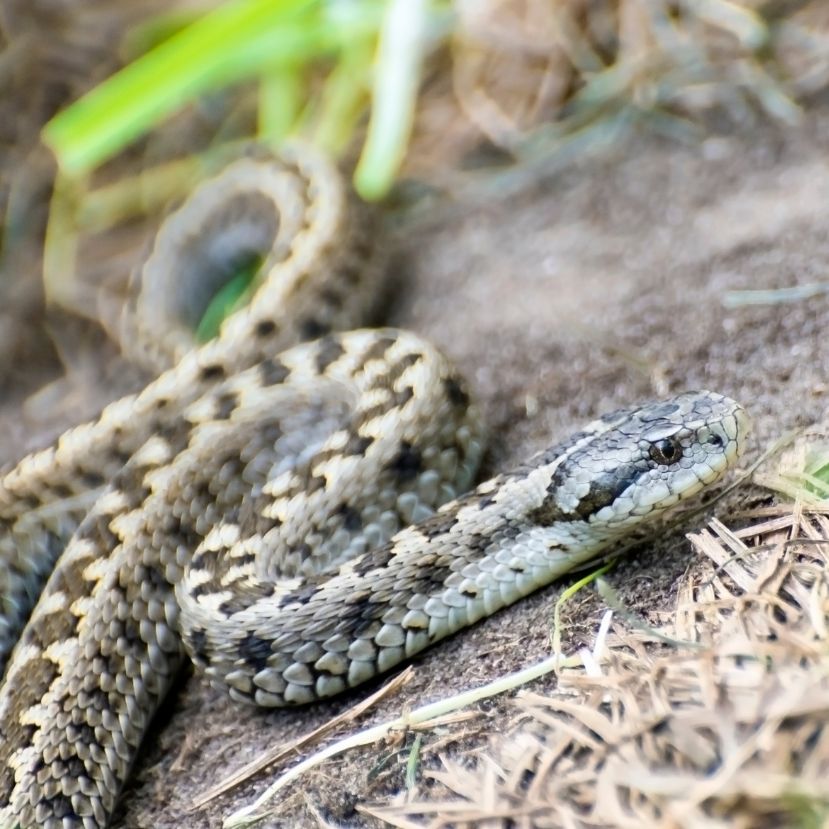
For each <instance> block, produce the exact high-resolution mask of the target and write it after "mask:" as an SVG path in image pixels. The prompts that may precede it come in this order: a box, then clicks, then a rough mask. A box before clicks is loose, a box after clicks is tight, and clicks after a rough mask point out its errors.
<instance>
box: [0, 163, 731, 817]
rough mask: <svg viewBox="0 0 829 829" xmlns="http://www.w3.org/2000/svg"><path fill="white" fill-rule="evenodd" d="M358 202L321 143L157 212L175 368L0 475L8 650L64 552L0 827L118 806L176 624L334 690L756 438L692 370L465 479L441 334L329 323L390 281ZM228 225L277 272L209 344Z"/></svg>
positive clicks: (260, 664)
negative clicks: (203, 285)
mask: <svg viewBox="0 0 829 829" xmlns="http://www.w3.org/2000/svg"><path fill="white" fill-rule="evenodd" d="M359 212H360V209H359V208H358V207H356V206H353V205H350V203H349V200H348V197H347V194H346V192H345V190H344V188H343V186H342V183H341V182H340V179H339V178H338V177H337V175H336V173H335V171H333V170H332V169H330V168H329V167H328V166H327V165H326V164H325V163H324V162H322V161H320V160H319V159H315V158H313V157H310V156H308V157H306V156H305V155H304V154H303V155H301V156H295V157H293V158H288V159H287V160H282V161H277V160H275V159H272V158H269V157H263V156H260V155H256V154H253V155H252V156H250V157H248V158H244V159H241V160H239V161H237V162H235V163H234V164H232V165H230V167H229V168H228V169H227V171H226V172H225V173H223V174H222V175H221V176H219V177H218V178H217V179H215V180H213V181H211V182H207V183H206V184H205V185H203V186H202V187H201V188H199V189H198V190H197V191H196V193H195V194H194V196H193V197H192V199H191V200H190V201H189V202H188V203H187V204H186V205H185V206H184V207H183V208H182V209H181V210H180V211H179V212H178V213H176V214H174V215H173V216H172V217H170V219H168V220H167V222H166V223H165V225H164V226H163V228H162V230H161V231H160V233H159V237H158V239H157V242H156V247H155V250H154V252H153V254H152V256H151V257H150V259H149V260H148V263H147V265H146V266H145V268H144V271H143V275H142V284H141V287H140V292H139V294H138V300H137V301H136V303H135V308H134V311H135V313H134V315H133V316H132V318H131V319H130V320H129V321H128V322H127V323H125V331H127V332H128V333H127V334H126V339H127V340H128V341H129V342H130V343H131V344H132V343H135V342H136V341H137V342H145V341H147V338H148V342H149V345H147V346H141V347H139V348H138V351H139V353H138V355H137V356H138V358H139V359H140V360H141V361H142V362H144V363H145V364H148V365H151V366H153V367H154V368H156V369H159V370H162V372H163V373H162V374H161V375H160V376H159V377H158V379H156V380H155V381H153V382H152V383H150V384H149V385H148V386H147V388H146V389H145V390H144V391H143V392H142V393H141V394H139V395H137V396H134V397H129V398H125V399H123V400H121V401H118V402H117V403H115V404H112V405H111V406H110V407H108V408H107V409H105V410H104V412H103V413H102V415H101V417H100V418H99V419H98V420H97V421H95V422H94V423H91V424H87V425H85V426H81V427H78V428H76V429H74V430H71V431H70V432H67V433H66V434H65V435H64V436H63V437H62V438H61V439H60V441H59V442H58V443H57V444H56V445H55V446H54V447H52V448H51V449H48V450H45V451H44V452H40V453H37V454H35V455H33V456H30V457H28V458H27V459H25V460H24V461H22V462H21V463H20V464H18V465H17V466H16V467H15V468H14V469H13V470H11V471H9V472H8V473H6V475H5V476H4V477H3V478H2V479H0V522H2V523H0V587H2V597H3V599H2V600H3V603H2V606H0V611H1V612H0V624H4V625H5V633H3V629H1V628H0V646H5V650H0V655H2V654H3V653H7V652H8V648H9V647H10V644H11V642H12V640H13V639H17V638H18V630H19V627H20V624H21V622H22V620H23V619H24V618H25V616H26V615H27V614H28V613H29V607H30V604H31V601H30V599H29V597H30V596H32V595H34V594H36V592H37V589H38V587H37V583H38V581H39V579H40V577H41V575H42V574H43V573H44V572H45V571H47V570H52V573H51V575H50V576H49V579H48V581H47V583H46V586H45V588H43V592H42V595H41V598H40V600H39V602H38V603H37V605H36V606H35V608H34V610H33V611H31V616H30V617H29V619H28V622H27V624H26V627H25V629H24V630H23V632H22V634H20V636H19V641H18V642H17V645H16V647H15V649H14V651H13V653H12V655H11V659H10V661H9V664H8V666H7V668H6V673H5V677H4V681H3V685H2V687H0V826H3V827H5V826H7V825H9V826H13V825H18V826H21V827H30V826H41V827H47V829H55V828H56V827H62V828H63V829H68V827H73V826H79V827H81V826H82V827H102V826H105V825H107V822H108V820H109V816H110V815H111V812H112V810H113V808H114V804H115V800H116V798H117V796H118V793H119V791H120V788H121V786H122V785H123V782H124V780H125V779H126V777H127V774H128V771H129V768H130V766H131V764H132V761H133V759H134V757H135V753H136V751H137V749H138V746H139V744H140V742H141V739H142V737H143V735H144V734H145V732H146V730H147V728H148V726H149V722H150V719H151V717H152V715H153V713H154V711H155V710H156V708H157V706H158V704H159V702H160V700H161V699H162V698H163V697H164V695H165V694H166V693H167V691H168V689H169V687H170V685H171V683H172V681H173V678H174V676H175V674H176V671H177V670H178V668H179V666H180V665H181V662H182V659H183V658H184V656H185V651H186V653H187V654H188V655H189V656H190V658H191V659H192V660H193V661H194V662H195V663H196V664H197V665H198V666H199V667H201V668H202V669H203V671H204V672H205V673H206V674H207V676H208V677H209V678H210V680H211V681H212V682H214V683H215V684H220V685H222V686H225V687H226V688H227V689H228V690H229V692H230V694H231V696H233V697H234V698H238V699H242V700H245V701H250V702H255V703H257V704H260V705H265V706H286V705H294V704H300V703H306V702H310V701H313V700H316V699H319V698H322V697H328V696H331V695H333V694H336V693H339V692H340V691H342V690H344V689H346V688H350V687H353V686H355V685H357V684H359V683H361V682H364V681H365V680H367V679H369V678H371V677H373V676H375V675H377V674H378V673H380V672H382V671H385V670H387V669H389V668H391V667H392V666H394V665H396V664H398V663H399V662H400V661H401V660H404V659H406V658H408V657H410V656H412V655H413V654H415V653H417V652H418V651H421V650H422V649H424V648H426V647H428V646H429V645H431V644H432V643H434V642H436V641H437V640H439V639H441V638H443V637H445V636H447V635H449V634H451V633H453V632H455V631H457V630H459V629H460V628H462V627H464V626H466V625H470V624H472V623H474V622H475V621H477V620H479V619H481V618H482V617H484V616H486V615H488V614H491V613H494V612H495V611H496V610H498V609H499V608H502V607H504V606H505V605H508V604H510V603H512V602H514V601H516V600H517V599H519V598H520V597H522V596H525V595H527V594H528V593H530V592H532V591H533V590H536V589H537V588H539V587H541V586H543V585H545V584H548V583H549V582H550V581H552V580H553V579H555V578H557V577H558V576H560V575H562V574H563V573H566V572H568V571H570V570H572V569H573V568H574V567H577V566H578V565H580V564H583V563H585V562H587V561H589V560H590V559H591V558H593V557H595V556H596V554H597V553H598V552H599V551H601V550H602V549H603V548H605V547H606V546H607V545H608V544H610V543H612V542H613V541H614V540H616V539H618V538H620V537H622V536H623V535H624V534H625V533H627V532H629V531H630V529H631V528H632V527H634V526H637V525H639V524H640V522H641V521H642V520H644V519H647V518H649V517H651V516H653V515H656V514H658V513H660V512H661V511H663V510H664V509H666V508H668V507H669V506H672V505H673V504H675V503H677V502H678V501H680V500H681V499H683V498H685V497H687V496H689V495H691V494H693V493H694V492H697V491H698V490H699V489H701V488H702V487H703V486H705V485H706V484H708V483H711V482H712V481H714V480H715V479H717V478H718V477H719V476H720V475H722V474H723V472H724V471H725V470H726V469H727V468H728V466H729V465H730V464H731V463H732V462H733V460H734V459H735V458H736V457H737V455H738V454H739V451H740V449H741V447H742V444H743V441H744V437H745V434H746V431H747V420H746V417H745V414H744V412H743V410H742V409H741V407H740V406H739V405H737V404H736V403H735V402H734V401H732V400H729V399H728V398H725V397H723V396H721V395H718V394H714V393H711V392H694V393H686V394H682V395H679V396H677V397H674V398H671V399H670V400H666V401H662V402H658V403H652V404H648V405H645V406H643V407H640V408H637V409H631V410H626V411H620V412H615V413H613V414H611V415H607V416H605V417H603V418H601V419H599V420H596V421H595V422H593V423H591V424H589V425H588V426H587V427H586V428H585V429H584V430H583V431H582V432H580V433H578V434H576V435H574V436H573V437H572V438H571V439H570V440H568V441H567V442H565V443H563V444H560V445H558V446H555V447H552V448H551V449H548V450H545V451H543V452H541V453H540V454H538V455H536V456H535V457H534V458H532V459H531V460H530V461H529V462H527V463H526V464H524V465H523V466H521V467H519V468H518V469H516V470H514V471H513V472H510V473H506V474H502V475H499V476H497V477H495V478H493V479H491V480H489V481H487V482H485V483H483V484H481V485H480V486H479V487H478V488H477V489H475V490H474V491H472V492H471V493H468V494H466V495H463V494H461V493H463V492H465V491H466V490H467V489H468V488H469V486H470V485H471V483H472V481H473V478H474V474H475V471H476V468H477V465H478V461H479V458H480V455H481V452H482V446H483V437H482V430H481V425H480V419H479V417H478V414H477V412H476V409H475V407H474V406H472V405H470V402H469V398H468V395H467V392H466V390H465V388H464V384H463V382H462V380H461V379H460V378H459V377H458V376H457V375H456V373H455V372H454V370H453V368H452V367H451V366H450V365H449V364H448V362H447V361H446V360H445V358H444V357H443V356H442V355H440V354H439V353H438V352H436V351H435V350H434V349H433V348H432V347H431V346H430V345H429V344H427V343H425V342H424V341H422V340H421V339H419V338H418V337H416V336H415V335H413V334H410V333H407V332H401V331H394V330H390V329H381V330H373V331H369V330H362V331H353V332H350V333H330V332H332V331H334V330H335V329H337V328H342V327H346V326H349V325H352V324H354V322H355V320H359V319H361V318H362V316H363V315H364V313H365V311H364V309H365V308H366V307H367V306H368V305H369V304H370V301H371V298H372V297H373V296H374V294H375V293H376V274H377V271H378V269H377V267H376V266H372V265H371V264H370V259H369V257H368V246H367V244H366V243H365V241H364V240H365V233H366V232H367V231H366V230H365V228H366V226H367V225H366V224H365V217H362V216H360V215H359ZM205 246H206V247H205ZM228 248H230V249H232V250H233V251H235V253H236V254H237V255H238V256H237V263H238V258H241V259H242V260H244V259H245V258H246V257H247V258H250V257H251V256H254V255H257V256H263V258H264V264H263V266H262V272H263V273H264V274H265V275H266V278H265V279H264V280H263V284H262V286H261V287H260V288H259V290H258V292H257V293H256V295H255V296H254V298H253V300H252V302H251V304H250V305H249V306H248V307H247V308H245V309H244V310H242V311H240V312H239V313H237V314H235V315H234V316H232V317H231V318H229V319H228V320H227V321H226V322H225V323H224V325H223V327H222V331H221V334H220V337H219V338H218V339H217V340H216V341H214V342H211V343H209V344H207V345H205V346H201V347H199V348H194V343H193V341H192V334H191V333H190V332H191V331H192V329H193V321H194V319H195V318H197V317H198V315H199V314H200V312H201V311H202V310H203V308H204V305H205V303H206V300H205V299H204V297H205V296H207V297H208V298H209V294H210V293H212V292H215V290H216V288H217V286H218V285H220V283H221V281H222V267H223V265H222V257H223V256H224V255H225V251H226V250H227V249H228ZM205 250H207V253H205ZM199 257H201V258H199ZM193 261H197V262H198V265H193V264H192V262H193ZM217 263H218V264H217ZM197 271H198V273H197ZM205 273H206V274H207V282H208V287H207V289H206V292H202V293H200V291H201V290H202V289H198V288H196V287H195V279H196V278H197V277H198V276H199V274H200V275H201V276H202V277H203V276H204V274H205ZM170 274H173V275H175V277H176V278H177V279H178V282H177V283H176V285H177V287H175V288H174V289H169V286H168V290H166V291H165V290H163V289H162V284H163V283H164V279H165V276H168V275H170ZM191 283H192V284H191ZM188 291H189V292H190V293H191V294H192V293H193V291H196V295H197V297H198V296H201V297H202V299H198V298H197V299H196V300H195V303H196V307H197V310H196V313H195V317H194V316H193V312H192V310H191V308H192V305H191V304H190V302H189V301H188V300H187V292H188ZM144 303H146V304H147V310H145V311H142V309H141V306H142V304H144ZM199 306H200V307H199ZM151 310H152V313H151ZM320 335H321V336H320ZM312 337H314V338H316V339H313V341H310V342H306V343H304V344H300V345H296V346H294V347H292V348H289V349H288V350H285V351H281V353H280V349H282V348H284V347H285V346H286V344H287V343H288V342H291V341H297V340H308V339H310V338H312ZM132 350H133V351H135V350H136V349H135V347H134V346H133V348H132ZM167 362H172V363H174V365H173V367H172V368H167V369H166V370H165V365H166V363H167ZM58 554H59V556H60V557H59V558H58V559H57V563H56V564H54V565H53V562H54V560H55V557H56V556H57V555H58Z"/></svg>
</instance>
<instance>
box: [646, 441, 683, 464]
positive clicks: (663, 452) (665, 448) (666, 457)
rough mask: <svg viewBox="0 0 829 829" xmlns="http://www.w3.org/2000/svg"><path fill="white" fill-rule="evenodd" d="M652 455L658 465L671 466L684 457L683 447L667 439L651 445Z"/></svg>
mask: <svg viewBox="0 0 829 829" xmlns="http://www.w3.org/2000/svg"><path fill="white" fill-rule="evenodd" d="M650 455H651V459H652V460H654V461H656V463H658V464H663V465H665V466H669V465H670V464H672V463H676V462H677V461H678V460H679V459H680V458H681V457H682V447H681V446H680V445H679V443H678V442H677V441H675V440H673V439H672V438H665V439H663V440H658V441H656V443H653V444H651V450H650Z"/></svg>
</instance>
